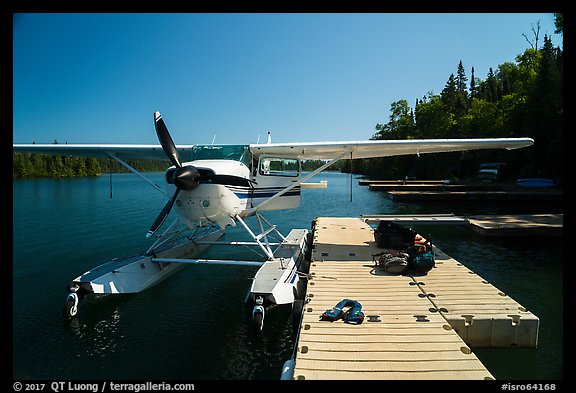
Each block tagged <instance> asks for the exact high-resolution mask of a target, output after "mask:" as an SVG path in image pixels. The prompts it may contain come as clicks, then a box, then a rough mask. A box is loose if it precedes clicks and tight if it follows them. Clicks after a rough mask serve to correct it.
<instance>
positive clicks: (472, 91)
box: [470, 67, 478, 99]
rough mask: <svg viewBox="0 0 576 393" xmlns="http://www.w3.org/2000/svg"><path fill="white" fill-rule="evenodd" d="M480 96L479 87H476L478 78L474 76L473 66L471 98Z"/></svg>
mask: <svg viewBox="0 0 576 393" xmlns="http://www.w3.org/2000/svg"><path fill="white" fill-rule="evenodd" d="M477 96H478V88H477V87H476V79H475V78H474V67H472V75H471V76H470V99H472V98H474V97H477Z"/></svg>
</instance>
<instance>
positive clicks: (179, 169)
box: [13, 112, 534, 331]
mask: <svg viewBox="0 0 576 393" xmlns="http://www.w3.org/2000/svg"><path fill="white" fill-rule="evenodd" d="M154 124H155V129H156V134H157V137H158V140H159V141H160V145H138V144H13V150H14V152H28V153H42V154H53V155H77V156H91V157H105V158H108V157H110V158H111V159H114V160H116V161H117V162H119V163H120V164H122V165H123V166H124V167H126V168H127V169H129V170H130V171H132V172H133V173H135V174H136V175H138V176H139V177H140V178H142V179H143V180H144V181H146V182H147V183H148V184H150V185H151V186H152V187H153V188H154V189H156V190H157V191H158V192H161V193H162V194H164V195H165V197H166V198H167V200H168V201H167V203H166V205H165V206H164V208H163V209H162V210H161V211H160V214H159V215H158V217H157V218H156V220H155V221H154V223H153V224H152V226H151V227H150V229H149V231H148V232H147V234H146V236H147V237H154V238H156V239H155V241H154V242H153V244H152V245H151V246H150V247H149V248H148V250H146V251H145V252H144V253H142V254H139V255H135V256H130V257H125V258H115V259H113V260H111V261H110V262H107V263H104V264H102V265H100V266H97V267H95V268H93V269H91V270H89V271H87V272H85V273H84V274H82V275H80V276H78V277H77V278H75V279H73V280H72V281H71V282H70V284H69V285H68V291H69V294H68V295H67V298H66V301H65V305H64V315H65V317H66V318H68V319H71V318H73V317H75V316H76V315H77V312H78V306H79V301H80V300H82V299H84V298H98V297H102V296H107V295H114V294H124V293H136V292H140V291H143V290H145V289H146V288H149V287H150V286H152V285H154V284H156V283H158V282H159V281H161V280H163V279H165V278H166V277H168V276H169V275H171V274H173V273H175V272H176V271H178V270H179V269H180V268H182V267H183V266H186V265H187V264H223V265H249V266H260V268H259V270H258V271H257V273H256V275H255V276H254V278H253V279H252V284H251V286H250V289H249V292H248V294H247V297H246V303H247V304H248V307H251V308H252V312H251V314H252V321H253V325H254V328H255V329H256V330H257V331H260V330H262V327H263V324H264V316H265V314H266V311H267V310H268V309H269V308H270V307H272V306H276V305H282V304H291V305H292V307H293V309H294V308H297V307H300V310H298V311H297V312H301V308H302V304H303V303H302V302H303V293H304V292H305V287H306V275H305V274H304V273H303V271H304V266H305V265H304V264H305V263H306V262H305V259H306V258H305V253H306V251H307V248H308V247H309V243H310V241H309V231H308V230H306V229H292V230H291V231H290V232H289V233H288V234H287V235H286V236H285V235H283V234H282V233H280V232H279V231H278V230H277V229H276V226H275V225H272V224H271V223H270V222H268V221H267V220H266V219H265V218H264V217H263V216H262V212H264V211H268V210H281V209H295V208H297V207H298V206H299V204H300V197H301V189H302V187H304V186H305V184H306V183H305V182H306V181H307V180H308V179H310V178H312V177H313V176H314V175H316V174H318V173H320V172H321V171H323V170H325V169H326V168H328V167H329V166H331V165H332V164H334V163H335V162H337V161H339V160H342V159H359V158H373V157H389V156H397V155H410V154H417V155H419V154H428V153H440V152H455V151H463V150H476V149H508V150H511V149H517V148H522V147H526V146H530V145H532V144H533V143H534V141H533V140H532V139H531V138H492V139H420V140H417V139H413V140H368V141H345V142H311V143H271V142H270V139H268V143H264V144H249V145H176V144H175V143H174V141H173V140H172V137H171V136H170V133H169V132H168V129H167V127H166V125H165V123H164V120H163V119H162V116H161V115H160V113H159V112H155V113H154ZM130 159H142V160H164V161H166V160H167V159H168V160H169V161H170V162H171V164H172V165H171V166H170V167H169V168H168V169H166V171H165V173H164V181H165V187H164V188H162V187H160V186H158V185H156V184H154V183H153V182H151V181H150V180H149V179H147V178H146V177H145V176H143V175H142V174H141V173H139V172H138V171H137V170H135V169H134V168H132V167H131V166H130V165H129V164H128V163H126V161H125V160H130ZM310 159H314V160H323V161H324V162H325V163H324V164H323V165H322V166H320V167H319V168H318V169H316V170H314V171H312V172H309V173H304V172H303V171H302V167H301V162H302V161H303V160H310ZM173 209H174V210H175V212H176V213H177V218H176V219H175V220H174V221H173V222H172V223H170V224H169V225H168V226H167V228H166V229H165V230H164V231H163V232H162V233H161V234H159V235H157V232H159V230H160V228H161V227H162V226H163V225H164V223H165V220H166V219H167V217H168V216H169V214H170V212H171V211H172V210H173ZM250 217H255V218H256V223H257V227H258V229H257V230H253V229H251V228H250V226H248V224H247V222H246V220H247V219H248V218H250ZM238 224H240V225H241V226H242V227H243V228H244V229H245V230H246V232H247V233H248V234H249V235H250V237H251V239H252V241H250V242H222V241H218V239H219V238H220V237H221V236H222V235H223V234H224V231H225V229H226V227H227V226H229V225H230V226H236V225H238ZM272 232H273V233H274V234H275V236H276V237H278V239H281V241H279V242H271V241H269V239H268V235H270V234H271V233H272ZM270 236H271V237H272V235H270ZM219 244H222V245H223V244H227V245H251V246H257V247H259V248H260V249H261V250H262V251H263V252H264V254H265V257H266V260H265V261H264V262H260V261H239V260H225V259H200V258H198V256H200V255H201V253H202V252H203V251H204V250H205V249H206V248H207V247H209V246H212V245H219ZM295 315H296V314H295Z"/></svg>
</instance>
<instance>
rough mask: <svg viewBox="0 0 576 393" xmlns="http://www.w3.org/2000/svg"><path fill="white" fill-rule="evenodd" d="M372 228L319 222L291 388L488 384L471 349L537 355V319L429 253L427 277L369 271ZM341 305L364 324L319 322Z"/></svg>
mask: <svg viewBox="0 0 576 393" xmlns="http://www.w3.org/2000/svg"><path fill="white" fill-rule="evenodd" d="M381 251H382V249H379V248H377V247H376V244H375V242H374V234H373V230H372V228H371V227H370V226H369V225H368V224H367V223H366V222H365V221H364V220H362V219H360V218H331V217H320V218H317V219H316V220H315V222H314V225H313V249H312V261H311V265H310V272H309V283H308V288H307V296H308V299H309V302H308V303H307V304H305V305H304V310H303V317H302V321H301V325H300V330H299V336H298V340H297V344H296V345H297V351H296V355H295V359H294V361H295V362H294V367H293V373H292V374H291V378H292V379H306V380H311V379H382V380H406V379H434V380H437V379H451V380H453V379H480V380H482V379H484V380H489V379H494V377H493V375H492V374H491V373H490V371H489V370H487V369H486V367H485V366H484V365H483V364H482V363H481V362H480V360H479V359H478V358H477V357H476V355H475V354H474V353H473V351H472V350H471V349H470V346H477V347H508V346H515V347H530V348H533V347H536V346H537V340H538V328H539V319H538V317H536V316H535V315H533V314H532V313H531V312H529V311H528V310H526V309H525V308H524V307H523V306H521V305H520V304H518V303H517V302H515V301H514V300H513V299H511V298H510V297H508V296H507V295H506V294H505V293H504V292H502V291H500V290H499V289H497V288H495V287H494V286H492V285H491V284H489V283H488V282H487V281H485V280H484V279H482V278H481V277H479V276H478V275H477V274H475V273H474V272H472V271H470V270H469V269H468V268H466V267H465V266H463V265H462V264H460V263H458V262H457V261H455V260H454V259H452V258H450V257H449V256H448V255H446V254H445V253H443V252H442V251H440V250H439V249H437V248H436V247H435V249H434V252H435V258H436V267H435V268H434V269H432V270H431V271H430V272H428V274H427V275H424V276H412V275H390V274H389V273H386V272H383V271H381V270H379V269H378V268H377V267H375V266H374V263H373V254H377V253H379V252H381ZM342 299H354V300H356V301H358V302H360V303H361V304H362V306H363V308H362V311H363V312H364V314H365V319H364V322H363V323H362V324H360V325H351V324H347V323H344V322H343V321H342V320H337V321H334V322H329V321H322V320H320V315H321V314H322V313H323V312H324V311H326V310H328V309H331V308H332V307H334V306H335V305H336V304H337V303H338V302H339V301H341V300H342Z"/></svg>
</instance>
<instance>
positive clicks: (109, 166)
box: [108, 157, 112, 199]
mask: <svg viewBox="0 0 576 393" xmlns="http://www.w3.org/2000/svg"><path fill="white" fill-rule="evenodd" d="M108 173H109V174H110V199H112V157H108Z"/></svg>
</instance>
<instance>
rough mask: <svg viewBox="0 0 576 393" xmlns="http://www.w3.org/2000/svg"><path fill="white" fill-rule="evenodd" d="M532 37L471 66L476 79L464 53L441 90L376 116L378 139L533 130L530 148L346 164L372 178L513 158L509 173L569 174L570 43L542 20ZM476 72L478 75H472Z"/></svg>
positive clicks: (458, 174) (444, 172)
mask: <svg viewBox="0 0 576 393" xmlns="http://www.w3.org/2000/svg"><path fill="white" fill-rule="evenodd" d="M555 26H556V31H555V34H561V35H563V22H562V14H555ZM532 33H533V37H528V36H526V35H524V37H525V39H526V41H527V42H528V43H529V44H530V47H529V48H527V49H526V50H525V51H524V53H521V54H519V55H518V56H516V59H515V62H506V63H504V64H500V65H498V67H497V68H496V69H493V68H490V69H489V71H488V74H487V76H486V78H485V79H480V78H478V77H477V76H476V75H475V74H474V67H472V68H471V73H470V79H468V76H467V74H466V71H465V68H464V65H463V62H462V61H460V62H459V64H458V66H457V69H456V75H454V73H452V74H450V76H449V77H448V80H447V82H446V84H445V86H444V88H443V90H442V92H441V93H440V94H433V93H432V92H430V93H429V94H427V95H426V96H424V97H422V98H421V99H416V101H415V104H414V107H411V106H410V105H409V103H408V101H407V100H405V99H400V100H398V101H395V102H393V103H392V104H391V106H390V116H389V120H388V122H387V123H384V124H376V127H375V129H376V133H375V134H374V136H373V137H372V139H424V138H481V137H482V138H514V137H530V138H533V139H534V145H533V146H531V147H528V148H524V149H519V150H513V151H505V150H504V151H501V150H480V151H467V152H457V153H442V154H434V155H422V156H420V157H418V156H397V157H388V158H375V159H367V160H353V162H352V163H350V160H348V162H346V163H345V165H344V166H343V167H342V168H341V170H342V171H346V172H349V171H350V167H352V172H354V173H361V174H364V175H366V176H367V177H369V178H372V179H406V178H417V179H450V180H456V181H458V180H464V179H471V178H474V177H475V175H476V173H477V171H478V167H479V165H480V163H487V162H499V163H505V164H506V167H507V173H508V178H509V179H510V180H513V179H515V178H518V177H548V178H555V179H557V181H558V182H561V180H562V176H563V147H562V146H563V95H562V94H563V50H562V49H561V48H559V47H556V48H554V47H553V45H552V40H551V38H550V37H548V36H547V35H545V36H544V38H543V42H542V45H541V46H539V44H540V37H539V33H540V32H539V24H538V25H537V27H534V26H533V28H532ZM468 80H470V83H468Z"/></svg>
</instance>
